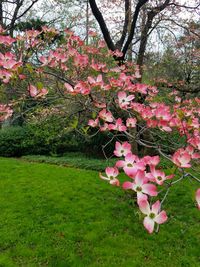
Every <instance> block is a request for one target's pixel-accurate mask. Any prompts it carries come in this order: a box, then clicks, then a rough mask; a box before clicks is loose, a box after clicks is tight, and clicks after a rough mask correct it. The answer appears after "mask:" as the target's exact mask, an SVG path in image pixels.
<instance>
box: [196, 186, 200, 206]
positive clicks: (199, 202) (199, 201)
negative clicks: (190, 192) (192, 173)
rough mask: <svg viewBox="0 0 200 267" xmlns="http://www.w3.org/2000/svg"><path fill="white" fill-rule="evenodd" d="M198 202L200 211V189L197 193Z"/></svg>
mask: <svg viewBox="0 0 200 267" xmlns="http://www.w3.org/2000/svg"><path fill="white" fill-rule="evenodd" d="M196 202H197V207H198V209H199V210H200V188H199V189H197V191H196Z"/></svg>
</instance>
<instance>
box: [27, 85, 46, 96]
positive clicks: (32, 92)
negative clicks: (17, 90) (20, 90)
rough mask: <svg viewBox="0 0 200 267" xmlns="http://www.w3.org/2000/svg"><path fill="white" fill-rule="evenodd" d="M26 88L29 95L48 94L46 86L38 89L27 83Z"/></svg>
mask: <svg viewBox="0 0 200 267" xmlns="http://www.w3.org/2000/svg"><path fill="white" fill-rule="evenodd" d="M28 89H29V93H30V96H31V97H40V96H45V95H46V94H48V90H47V89H46V88H42V89H41V90H39V89H38V88H37V87H35V86H34V85H31V84H30V85H29V87H28Z"/></svg>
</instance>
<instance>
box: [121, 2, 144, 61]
mask: <svg viewBox="0 0 200 267" xmlns="http://www.w3.org/2000/svg"><path fill="white" fill-rule="evenodd" d="M147 2H148V0H139V1H138V3H137V5H136V8H135V12H134V15H133V20H132V23H131V30H130V33H129V36H128V39H127V41H126V43H125V45H124V47H123V49H122V53H123V57H122V60H124V58H125V55H126V52H127V51H128V48H129V45H130V44H131V41H132V40H133V36H134V33H135V28H136V23H137V19H138V16H139V13H140V10H141V8H142V6H144V5H145V4H146V3H147Z"/></svg>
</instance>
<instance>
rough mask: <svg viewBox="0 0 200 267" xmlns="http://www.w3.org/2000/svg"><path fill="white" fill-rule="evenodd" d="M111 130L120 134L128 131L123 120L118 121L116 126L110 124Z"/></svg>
mask: <svg viewBox="0 0 200 267" xmlns="http://www.w3.org/2000/svg"><path fill="white" fill-rule="evenodd" d="M108 128H109V130H115V131H119V132H125V131H126V130H127V128H126V126H125V125H124V124H123V122H122V119H120V118H119V119H117V120H116V122H115V124H110V125H109V126H108Z"/></svg>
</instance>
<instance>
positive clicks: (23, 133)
mask: <svg viewBox="0 0 200 267" xmlns="http://www.w3.org/2000/svg"><path fill="white" fill-rule="evenodd" d="M29 138H30V136H29V133H28V132H27V130H26V128H22V127H18V126H14V127H5V128H3V129H1V130H0V156H6V157H13V156H21V155H24V154H26V151H27V142H26V140H28V139H29Z"/></svg>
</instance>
